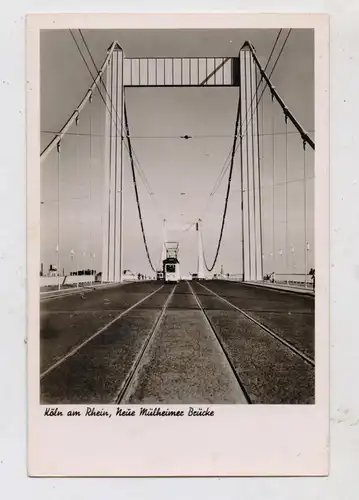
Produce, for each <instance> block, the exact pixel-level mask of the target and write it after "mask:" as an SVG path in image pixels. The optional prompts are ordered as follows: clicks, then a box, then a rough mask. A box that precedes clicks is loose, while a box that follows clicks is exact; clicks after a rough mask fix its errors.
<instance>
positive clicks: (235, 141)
mask: <svg viewBox="0 0 359 500" xmlns="http://www.w3.org/2000/svg"><path fill="white" fill-rule="evenodd" d="M240 104H241V97H240V93H239V95H238V104H237V116H236V123H235V127H234V138H233V146H232V156H231V166H230V170H229V176H228V184H227V193H226V199H225V203H224V210H223V216H222V224H221V231H220V234H219V240H218V244H217V250H216V254H215V256H214V259H213V263H212V265H211V266H208V265H207V261H206V257H205V254H204V250H203V260H204V265H205V266H206V269H207V271H208V272H211V271H212V270H213V268H214V266H215V265H216V262H217V259H218V255H219V250H220V248H221V243H222V238H223V231H224V224H225V222H226V215H227V209H228V200H229V194H230V190H231V182H232V173H233V166H234V157H235V154H236V145H237V140H238V126H239V118H240ZM203 248H204V247H203Z"/></svg>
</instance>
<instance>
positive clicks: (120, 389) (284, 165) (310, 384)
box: [40, 30, 315, 404]
mask: <svg viewBox="0 0 359 500" xmlns="http://www.w3.org/2000/svg"><path fill="white" fill-rule="evenodd" d="M290 35H291V30H287V31H286V30H279V32H278V33H277V36H276V37H275V40H274V43H273V46H272V50H271V52H270V55H269V57H268V59H267V61H266V62H265V64H264V63H263V62H261V61H260V58H259V56H258V55H257V52H256V49H255V47H254V46H253V45H252V43H251V41H246V42H245V43H244V44H243V46H242V47H239V51H238V55H237V56H236V57H233V56H231V57H229V56H227V55H226V54H224V55H223V56H222V57H217V56H216V57H208V56H207V57H168V58H163V57H162V58H157V57H151V58H148V57H147V58H131V57H127V56H126V54H125V51H124V49H123V48H122V46H121V43H120V42H118V41H114V42H113V43H112V44H111V46H110V47H109V48H108V50H107V53H106V55H105V57H104V59H103V61H102V64H101V65H97V64H96V62H95V60H94V57H93V55H92V52H91V50H90V48H89V45H88V43H87V41H86V38H85V36H84V34H83V33H82V31H81V30H78V31H76V32H75V31H70V33H69V36H71V37H72V40H73V44H74V47H75V48H76V50H77V51H78V54H79V55H80V56H81V61H82V64H83V65H84V66H85V67H86V70H87V72H88V75H89V78H90V81H91V85H90V87H89V88H86V89H84V92H83V97H82V99H81V100H80V101H79V102H78V104H77V106H76V107H75V109H73V111H72V113H70V114H69V118H68V119H67V121H66V123H64V125H63V126H62V127H61V129H59V130H58V131H42V137H43V149H42V151H41V153H40V161H41V182H42V189H41V209H42V212H41V267H40V285H41V290H40V295H41V307H40V309H41V328H40V330H41V331H40V339H41V342H40V344H41V356H40V358H41V374H40V380H41V400H42V402H43V403H46V404H62V403H72V404H75V403H78V404H105V403H112V404H131V403H167V404H172V403H188V404H209V403H243V404H248V403H272V404H273V403H281V404H290V403H303V404H305V403H306V404H308V403H313V402H314V366H315V361H314V359H315V356H314V293H315V291H314V288H315V287H314V285H315V265H314V226H313V220H314V216H313V211H314V150H315V142H314V139H313V136H314V132H313V131H307V130H305V128H304V127H303V126H302V125H301V123H300V121H299V120H298V119H297V118H296V116H295V114H294V113H293V112H292V109H291V103H290V102H285V101H284V99H283V98H282V96H281V95H280V94H279V92H278V91H277V89H276V87H275V86H274V85H273V83H272V76H273V74H274V73H275V70H276V66H277V64H278V61H280V58H281V56H282V53H283V51H284V50H285V48H286V44H287V43H288V39H289V38H290ZM150 89H156V92H157V91H158V92H160V91H161V92H167V93H168V92H171V91H173V89H182V90H183V91H185V92H186V95H188V94H189V92H196V93H198V92H211V94H210V95H211V96H212V95H214V93H217V94H216V95H218V97H217V99H218V101H220V99H221V92H223V91H224V89H226V90H227V92H229V93H230V94H231V96H232V97H233V99H232V101H231V113H232V118H233V122H232V123H231V124H230V125H231V127H232V133H231V135H227V136H226V137H225V139H226V141H223V144H224V146H223V148H222V149H221V148H219V149H220V154H222V153H223V152H225V153H224V154H223V157H222V161H221V162H220V163H219V165H218V167H217V171H216V173H215V178H214V179H213V180H215V182H214V184H213V188H212V189H211V190H210V191H209V192H207V193H202V192H201V191H200V190H199V189H198V191H197V192H196V193H197V194H196V198H197V202H196V203H190V202H189V201H187V200H186V196H187V191H186V190H185V188H183V190H182V186H183V185H184V182H183V181H182V178H181V177H182V176H187V179H186V182H187V186H188V184H193V185H195V186H197V187H200V186H201V176H205V175H206V170H205V168H206V163H205V162H206V158H207V157H208V156H210V155H211V154H212V153H211V152H206V153H205V155H203V150H202V149H201V150H200V151H196V148H194V149H193V147H192V148H187V145H188V144H192V143H194V144H196V143H198V142H201V140H202V139H204V138H205V139H206V140H207V142H208V141H209V143H214V142H215V140H216V137H217V138H218V137H219V136H218V133H217V136H216V135H213V137H211V136H209V135H208V136H203V137H201V136H200V135H196V134H193V133H191V128H190V125H188V129H189V132H188V133H187V131H186V130H184V131H183V134H181V135H176V136H169V135H167V136H160V137H151V136H147V137H143V138H145V139H151V140H153V139H155V140H156V141H157V144H159V145H160V144H165V143H166V141H168V140H169V141H170V144H173V143H174V142H173V141H175V143H176V146H175V147H174V148H172V150H171V147H170V146H166V145H162V146H158V148H155V149H156V151H157V150H158V155H159V156H160V157H161V158H160V159H159V160H158V162H159V166H160V168H158V169H157V174H156V175H155V174H154V175H153V176H152V179H155V183H154V185H153V181H152V180H151V182H150V181H149V180H148V178H149V170H148V168H146V162H145V159H141V162H140V159H139V158H140V155H139V153H138V143H137V141H138V140H140V139H141V137H140V136H138V135H136V133H134V131H135V130H136V128H138V127H139V125H138V124H139V123H141V118H142V119H143V113H145V111H143V110H141V111H142V114H140V113H139V110H140V107H139V104H138V102H136V100H135V97H134V95H135V94H136V93H137V94H136V95H138V93H141V92H148V91H149V90H150ZM167 95H168V94H167ZM197 95H199V94H197ZM133 110H135V111H136V112H135V111H133ZM158 114H159V115H160V114H161V109H160V110H159V111H158ZM166 114H168V116H171V112H170V111H168V110H166ZM139 115H140V116H141V118H139ZM159 119H160V118H158V117H157V116H154V118H153V120H154V121H156V120H159ZM173 120H175V121H176V120H178V121H179V122H180V123H181V121H182V120H183V117H182V116H181V111H180V110H176V112H175V116H174V117H173ZM143 121H144V122H145V124H146V125H148V124H150V122H146V120H145V119H143ZM132 122H133V123H134V125H132ZM227 127H228V124H227ZM203 129H205V126H204V125H203ZM176 130H177V129H176ZM226 130H227V129H226ZM49 136H50V138H49ZM178 144H179V145H178ZM207 148H208V146H207ZM222 150H223V151H222ZM151 152H152V153H153V149H152V150H151ZM181 153H182V154H183V156H184V158H185V159H184V163H191V159H190V153H192V154H193V155H194V156H195V161H198V156H199V154H200V155H201V158H202V160H201V161H202V162H204V168H197V169H196V168H195V167H193V168H192V167H191V168H186V169H185V168H183V171H181V167H180V166H178V164H177V165H176V161H178V162H180V160H179V159H178V155H180V154H181ZM216 154H218V153H216ZM196 155H197V156H196ZM203 156H205V159H204V160H203ZM174 159H175V160H176V161H175V160H174ZM171 164H172V165H175V168H174V167H173V168H171ZM179 165H180V163H179ZM191 178H192V179H193V181H192V180H191ZM159 191H160V194H161V193H162V198H161V196H160V195H159ZM176 191H177V193H176ZM175 193H176V194H175ZM160 198H161V200H160V201H159V199H160ZM169 207H170V208H169ZM166 209H167V211H168V213H166ZM184 213H185V216H186V218H185V219H184V218H183V216H184ZM134 214H136V220H135V219H134ZM169 233H171V237H172V236H173V235H175V237H176V238H177V240H178V241H179V242H180V244H179V270H180V271H179V273H180V276H179V279H178V282H176V283H173V284H170V283H167V282H164V281H162V278H160V279H159V271H161V272H162V271H165V269H164V267H162V262H163V261H164V260H165V257H166V246H168V242H169V241H171V238H170V237H169ZM181 239H183V240H184V242H185V243H184V245H183V246H184V248H185V252H186V254H187V256H184V258H183V259H182V257H181V251H182V246H181V241H182V240H181ZM126 246H127V247H128V250H127V253H126Z"/></svg>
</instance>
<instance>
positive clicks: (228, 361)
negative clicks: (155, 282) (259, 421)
mask: <svg viewBox="0 0 359 500" xmlns="http://www.w3.org/2000/svg"><path fill="white" fill-rule="evenodd" d="M187 285H188V287H189V289H190V290H191V293H192V295H193V297H194V299H195V300H196V303H197V305H198V307H199V309H200V311H201V312H202V314H203V317H204V319H205V322H206V324H207V326H208V328H209V329H210V331H211V332H212V334H213V336H214V337H215V339H216V341H217V343H218V344H219V346H220V349H221V351H222V353H223V355H224V357H225V358H226V360H227V363H228V365H229V367H230V370H231V371H232V373H233V375H234V377H235V379H236V380H237V382H238V385H239V387H240V390H241V391H242V394H243V402H245V403H247V404H251V403H252V401H251V399H250V396H249V394H248V392H247V390H246V388H245V386H244V384H243V382H242V380H241V378H240V377H239V375H238V373H237V370H236V369H235V367H234V365H233V363H232V361H231V358H230V357H229V355H228V353H227V350H226V349H225V347H224V345H223V342H222V341H221V339H220V338H219V336H218V335H217V332H216V329H215V328H214V326H213V324H212V322H211V320H210V318H209V317H208V315H207V313H206V311H205V309H204V308H203V307H202V304H201V302H200V300H199V298H198V296H197V294H196V292H195V291H194V290H193V288H192V286H191V285H190V283H189V282H188V281H187Z"/></svg>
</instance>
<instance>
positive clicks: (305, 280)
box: [213, 273, 314, 290]
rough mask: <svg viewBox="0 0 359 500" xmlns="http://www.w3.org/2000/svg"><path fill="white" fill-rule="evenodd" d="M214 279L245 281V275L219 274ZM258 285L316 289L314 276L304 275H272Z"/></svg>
mask: <svg viewBox="0 0 359 500" xmlns="http://www.w3.org/2000/svg"><path fill="white" fill-rule="evenodd" d="M213 279H217V280H226V281H243V275H242V274H218V275H216V276H213ZM258 283H263V284H278V285H287V286H292V287H297V288H308V289H311V290H312V289H313V288H314V286H313V278H312V275H311V274H304V273H291V274H286V273H272V274H270V275H269V279H262V280H260V281H258Z"/></svg>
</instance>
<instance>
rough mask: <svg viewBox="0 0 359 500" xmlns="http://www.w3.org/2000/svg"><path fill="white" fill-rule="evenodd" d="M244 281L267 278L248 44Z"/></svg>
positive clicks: (242, 59)
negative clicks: (264, 264)
mask: <svg viewBox="0 0 359 500" xmlns="http://www.w3.org/2000/svg"><path fill="white" fill-rule="evenodd" d="M239 68H240V94H241V95H240V115H241V118H240V119H241V133H242V139H241V142H240V148H241V160H242V161H241V163H242V164H241V175H242V208H241V210H242V224H243V233H242V234H243V242H242V252H243V259H242V261H243V267H244V269H243V275H244V281H259V280H262V279H263V264H262V252H263V250H262V227H261V220H262V217H261V213H260V211H261V203H260V196H261V186H260V151H259V136H258V125H259V124H258V106H257V93H256V90H257V78H256V65H255V62H254V60H253V56H252V53H251V51H250V49H249V47H248V45H246V44H245V45H244V46H243V47H242V49H241V50H240V52H239Z"/></svg>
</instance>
